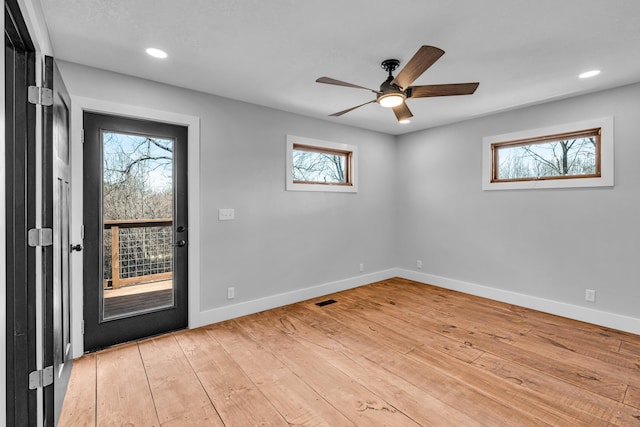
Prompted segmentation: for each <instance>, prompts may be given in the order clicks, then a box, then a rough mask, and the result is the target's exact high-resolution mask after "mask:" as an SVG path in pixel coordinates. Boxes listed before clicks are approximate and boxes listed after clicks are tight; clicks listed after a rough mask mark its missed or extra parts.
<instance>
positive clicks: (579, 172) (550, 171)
mask: <svg viewBox="0 0 640 427" xmlns="http://www.w3.org/2000/svg"><path fill="white" fill-rule="evenodd" d="M483 145H484V147H483V180H482V188H483V189H484V190H507V189H528V188H567V187H602V186H613V118H612V117H608V118H603V119H594V120H585V121H583V122H578V123H569V124H565V125H559V126H553V127H549V128H544V129H534V130H529V131H523V132H516V133H512V134H507V135H498V136H492V137H486V138H484V141H483Z"/></svg>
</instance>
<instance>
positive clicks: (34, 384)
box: [29, 366, 53, 390]
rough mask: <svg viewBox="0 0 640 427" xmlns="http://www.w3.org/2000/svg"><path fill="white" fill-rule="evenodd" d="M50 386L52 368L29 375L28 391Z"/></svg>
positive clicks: (51, 382) (48, 367)
mask: <svg viewBox="0 0 640 427" xmlns="http://www.w3.org/2000/svg"><path fill="white" fill-rule="evenodd" d="M51 384H53V366H47V367H46V368H44V369H40V370H39V371H33V372H31V373H30V374H29V390H35V389H37V388H41V387H46V386H48V385H51Z"/></svg>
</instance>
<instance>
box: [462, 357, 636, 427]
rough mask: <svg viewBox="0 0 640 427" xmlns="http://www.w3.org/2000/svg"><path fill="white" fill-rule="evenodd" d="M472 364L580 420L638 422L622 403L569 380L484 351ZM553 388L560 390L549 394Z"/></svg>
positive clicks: (594, 423)
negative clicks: (574, 385) (563, 379)
mask: <svg viewBox="0 0 640 427" xmlns="http://www.w3.org/2000/svg"><path fill="white" fill-rule="evenodd" d="M473 365H474V366H478V367H481V368H482V369H485V370H487V371H488V372H491V373H493V374H494V375H497V376H499V377H501V378H503V379H505V380H507V381H511V382H513V383H514V384H516V385H517V386H519V387H522V388H526V389H528V390H531V391H534V392H535V394H536V397H537V398H538V399H540V400H541V401H543V402H545V404H546V405H552V406H555V407H556V408H558V409H561V410H563V411H566V412H567V413H569V414H571V415H572V416H573V417H575V418H576V419H577V420H579V421H580V423H581V424H584V425H589V426H595V425H617V426H621V425H625V426H630V425H637V424H638V419H637V418H635V417H634V416H633V414H632V413H631V412H630V411H625V407H624V405H623V404H621V403H619V402H615V401H612V400H611V399H607V398H605V397H602V396H600V395H597V394H594V393H591V392H589V391H587V390H584V389H581V388H579V387H573V386H572V385H571V384H569V383H566V382H564V381H561V380H558V379H556V378H552V377H549V376H547V375H544V374H543V373H541V372H539V371H536V370H535V369H532V368H530V367H527V366H523V365H518V364H516V363H513V362H509V361H508V360H504V359H501V358H499V357H497V356H493V355H491V354H489V353H485V354H484V355H483V356H482V357H480V358H479V359H478V360H476V361H475V362H473ZM550 389H552V390H554V391H555V392H556V393H557V394H556V393H554V394H553V395H550V394H549V390H550Z"/></svg>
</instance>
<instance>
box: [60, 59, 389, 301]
mask: <svg viewBox="0 0 640 427" xmlns="http://www.w3.org/2000/svg"><path fill="white" fill-rule="evenodd" d="M60 69H61V72H62V75H63V77H64V79H65V82H66V85H67V86H68V89H69V92H70V94H71V95H72V97H74V96H75V97H78V96H81V97H88V98H95V99H101V100H106V101H112V102H117V103H122V104H132V105H136V106H140V107H145V108H153V109H158V110H165V111H171V112H177V113H181V114H186V115H193V116H198V117H200V136H201V142H200V176H199V179H200V190H201V191H200V192H201V194H200V200H199V203H200V223H201V224H200V225H201V234H200V239H201V248H200V251H199V252H200V253H197V252H196V251H192V252H191V256H199V257H200V266H201V267H200V269H201V271H200V277H201V283H200V308H201V311H206V310H209V309H212V308H216V307H220V306H225V305H231V304H238V303H242V302H243V301H250V300H256V299H259V298H263V297H268V296H272V295H275V294H280V293H286V292H291V291H295V290H297V289H300V288H305V287H311V286H315V285H321V284H325V283H328V282H332V281H337V280H343V279H346V278H352V277H355V276H359V275H361V274H362V273H360V271H359V265H360V263H364V264H365V271H364V273H369V272H376V271H381V270H386V269H389V268H391V267H393V263H394V256H393V248H392V242H393V238H394V232H395V231H394V226H395V217H394V215H395V208H394V197H395V195H394V182H393V180H392V179H390V175H391V172H390V171H391V170H392V168H393V167H394V165H395V138H394V137H393V136H389V135H383V134H380V133H375V132H370V131H366V130H362V129H356V128H351V127H347V126H342V125H339V124H332V123H329V122H326V121H321V120H315V119H310V118H306V117H302V116H298V115H295V114H290V113H286V112H282V111H277V110H273V109H270V108H265V107H260V106H256V105H252V104H247V103H243V102H239V101H234V100H230V99H226V98H221V97H217V96H212V95H206V94H202V93H198V92H194V91H189V90H185V89H180V88H177V87H171V86H167V85H162V84H158V83H154V82H150V81H146V80H141V79H136V78H133V77H128V76H124V75H120V74H115V73H111V72H107V71H102V70H97V69H93V68H88V67H84V66H80V65H77V64H72V63H66V62H61V63H60ZM286 134H293V135H297V136H305V137H310V138H316V139H321V140H328V141H334V142H340V143H347V144H353V145H356V146H357V147H358V150H359V151H358V154H359V180H360V183H361V184H360V187H359V191H358V193H355V194H353V193H323V192H313V193H311V192H291V191H285V176H284V175H285V136H286ZM73 144H74V147H75V149H78V147H79V142H78V141H73ZM218 208H234V209H235V217H236V219H235V221H225V222H220V221H218V219H217V218H218ZM228 286H235V288H236V289H235V291H236V298H235V299H234V300H233V301H228V300H226V294H227V293H226V289H227V287H228Z"/></svg>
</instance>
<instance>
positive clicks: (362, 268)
mask: <svg viewBox="0 0 640 427" xmlns="http://www.w3.org/2000/svg"><path fill="white" fill-rule="evenodd" d="M363 271H364V264H360V273H362V272H363Z"/></svg>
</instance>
